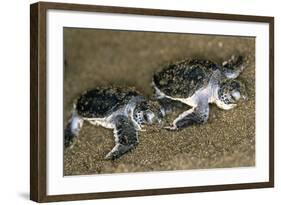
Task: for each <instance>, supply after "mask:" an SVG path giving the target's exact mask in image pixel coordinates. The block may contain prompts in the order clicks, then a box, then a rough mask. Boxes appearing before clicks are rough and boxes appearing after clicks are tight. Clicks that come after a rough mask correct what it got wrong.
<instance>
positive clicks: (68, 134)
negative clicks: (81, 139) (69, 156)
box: [64, 113, 83, 148]
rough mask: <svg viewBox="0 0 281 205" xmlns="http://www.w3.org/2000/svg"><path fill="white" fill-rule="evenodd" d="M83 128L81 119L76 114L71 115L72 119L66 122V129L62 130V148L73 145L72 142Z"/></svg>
mask: <svg viewBox="0 0 281 205" xmlns="http://www.w3.org/2000/svg"><path fill="white" fill-rule="evenodd" d="M82 126H83V119H82V118H81V117H79V116H78V115H77V114H76V113H74V114H72V117H71V118H70V120H69V121H68V123H67V125H66V128H65V129H64V147H65V148H67V147H70V146H72V145H73V141H74V139H75V138H76V137H78V135H79V132H80V130H81V128H82Z"/></svg>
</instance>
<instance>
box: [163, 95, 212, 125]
mask: <svg viewBox="0 0 281 205" xmlns="http://www.w3.org/2000/svg"><path fill="white" fill-rule="evenodd" d="M208 118H209V105H208V101H205V100H204V101H202V102H201V103H199V104H198V106H197V107H193V108H191V109H189V110H187V111H185V112H183V113H182V114H180V115H179V116H178V117H177V118H176V119H175V120H174V121H173V125H172V126H169V127H165V128H166V129H168V130H178V129H182V128H185V127H188V126H190V125H193V124H203V123H205V122H207V120H208Z"/></svg>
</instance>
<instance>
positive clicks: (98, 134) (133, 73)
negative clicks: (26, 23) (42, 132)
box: [64, 28, 255, 175]
mask: <svg viewBox="0 0 281 205" xmlns="http://www.w3.org/2000/svg"><path fill="white" fill-rule="evenodd" d="M233 54H241V55H247V56H248V57H249V60H250V64H249V65H248V67H247V68H246V69H245V71H244V72H243V73H242V74H241V76H240V77H239V79H240V80H242V81H243V82H244V83H245V84H246V87H247V91H248V95H249V100H248V101H245V102H242V103H241V104H239V105H238V106H237V107H236V108H235V109H233V110H229V111H225V110H221V109H219V108H217V107H216V106H215V105H211V107H210V117H209V120H208V122H207V123H206V124H204V125H195V126H191V127H189V128H186V129H184V130H181V131H176V132H171V131H167V130H164V129H161V130H159V129H158V128H157V127H146V132H140V133H139V141H140V143H139V145H138V146H137V148H136V149H135V150H133V151H132V152H130V153H127V154H125V155H124V156H122V157H121V158H120V159H117V160H115V161H107V160H104V157H105V155H106V154H107V153H108V152H109V151H110V150H111V149H112V148H113V146H114V139H113V133H112V131H111V130H107V129H104V128H102V127H95V126H92V125H90V124H89V123H87V122H85V123H84V125H83V129H82V130H81V133H80V136H79V138H77V140H76V143H75V145H74V146H73V148H72V149H65V150H64V175H84V174H97V173H118V172H146V171H164V170H165V171H167V170H183V169H205V168H226V167H227V168H228V167H245V166H254V165H255V67H254V65H255V39H254V38H246V37H225V36H210V35H209V36H207V35H186V34H185V35H184V34H167V33H166V34H163V33H151V32H126V31H110V30H107V31H106V30H94V29H73V28H65V29H64V65H65V66H64V67H65V70H64V125H65V124H66V122H67V120H68V117H69V116H70V113H71V109H72V103H73V101H74V100H75V99H76V98H77V97H78V96H79V94H80V93H81V92H83V91H85V90H86V89H90V88H94V87H97V86H108V85H113V86H135V87H136V88H137V89H138V90H140V91H141V92H142V93H144V95H146V96H150V95H151V94H152V91H153V90H152V88H151V86H150V83H151V78H152V75H153V73H154V72H156V71H157V70H159V69H161V67H162V66H163V65H166V64H167V63H170V62H174V61H177V60H181V59H186V58H205V59H209V60H213V61H215V62H218V63H221V62H223V61H224V60H227V59H228V58H229V57H230V56H231V55H233ZM179 112H180V111H179ZM176 114H177V113H174V114H172V115H170V116H168V119H167V120H168V121H169V122H171V121H172V119H173V118H174V117H176Z"/></svg>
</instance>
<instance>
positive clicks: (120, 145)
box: [64, 88, 161, 159]
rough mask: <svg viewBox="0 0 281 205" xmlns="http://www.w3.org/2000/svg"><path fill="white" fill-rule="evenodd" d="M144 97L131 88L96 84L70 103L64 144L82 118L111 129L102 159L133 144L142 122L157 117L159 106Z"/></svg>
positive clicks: (75, 132)
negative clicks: (111, 143)
mask: <svg viewBox="0 0 281 205" xmlns="http://www.w3.org/2000/svg"><path fill="white" fill-rule="evenodd" d="M157 105H158V103H157V102H153V101H148V100H147V99H146V98H145V97H143V96H142V95H140V93H139V92H138V91H136V90H135V89H134V88H96V89H93V90H89V91H86V92H85V93H84V94H82V95H81V96H80V97H79V98H78V100H76V102H75V103H74V106H73V107H74V108H73V111H72V116H71V118H70V120H69V121H68V123H67V125H66V128H65V130H64V145H65V147H69V146H71V145H72V144H73V140H74V138H75V137H77V136H78V134H79V131H80V129H81V128H82V125H83V121H85V120H86V121H88V122H90V123H91V124H93V125H98V126H102V127H105V128H108V129H113V130H114V131H113V132H114V137H115V146H114V148H113V149H112V150H111V151H110V152H109V153H108V154H107V155H106V157H105V159H116V158H119V157H120V156H121V155H123V154H125V153H126V152H128V151H130V150H132V149H133V148H135V147H136V146H137V144H138V131H139V130H141V129H142V126H143V125H145V124H153V123H158V122H160V120H161V112H160V106H157Z"/></svg>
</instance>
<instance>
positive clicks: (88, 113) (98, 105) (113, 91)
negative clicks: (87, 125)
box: [76, 88, 140, 118]
mask: <svg viewBox="0 0 281 205" xmlns="http://www.w3.org/2000/svg"><path fill="white" fill-rule="evenodd" d="M139 95H140V94H139V92H138V91H137V90H135V89H134V88H95V89H92V90H88V91H86V92H85V93H83V94H82V95H81V96H80V97H79V98H78V100H77V102H76V111H77V113H78V114H79V115H80V116H82V117H86V118H101V117H106V116H108V115H110V114H112V113H113V112H114V111H116V110H118V109H119V108H121V107H122V106H124V105H126V104H127V103H128V102H129V101H130V99H132V97H134V96H139Z"/></svg>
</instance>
